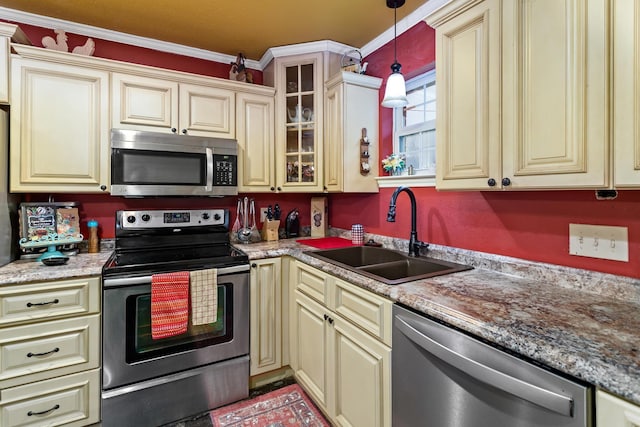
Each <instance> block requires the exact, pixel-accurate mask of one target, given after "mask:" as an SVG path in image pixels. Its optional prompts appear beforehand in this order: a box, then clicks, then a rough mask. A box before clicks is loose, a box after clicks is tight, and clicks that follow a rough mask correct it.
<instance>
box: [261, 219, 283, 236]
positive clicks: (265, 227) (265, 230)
mask: <svg viewBox="0 0 640 427" xmlns="http://www.w3.org/2000/svg"><path fill="white" fill-rule="evenodd" d="M279 228H280V220H279V219H275V220H271V221H268V220H267V221H265V222H263V223H262V230H260V235H261V236H262V240H267V241H273V240H278V229H279Z"/></svg>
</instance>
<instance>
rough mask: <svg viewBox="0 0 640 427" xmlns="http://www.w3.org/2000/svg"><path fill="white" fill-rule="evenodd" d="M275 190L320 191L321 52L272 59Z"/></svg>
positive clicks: (321, 130) (322, 77) (322, 79)
mask: <svg viewBox="0 0 640 427" xmlns="http://www.w3.org/2000/svg"><path fill="white" fill-rule="evenodd" d="M276 79H277V83H276V87H277V88H278V89H279V90H278V92H277V94H276V159H275V165H276V184H277V189H278V191H297V192H301V191H318V192H319V191H322V161H323V155H322V143H323V129H322V117H323V109H322V96H323V82H324V74H323V72H322V55H321V54H311V55H301V56H297V57H288V58H284V59H281V60H276Z"/></svg>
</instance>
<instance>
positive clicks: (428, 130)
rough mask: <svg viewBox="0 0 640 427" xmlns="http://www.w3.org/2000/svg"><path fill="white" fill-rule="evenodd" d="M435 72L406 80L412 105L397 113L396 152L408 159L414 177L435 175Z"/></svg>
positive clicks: (406, 161) (407, 163)
mask: <svg viewBox="0 0 640 427" xmlns="http://www.w3.org/2000/svg"><path fill="white" fill-rule="evenodd" d="M435 73H436V72H435V70H432V71H429V72H427V73H425V74H422V75H420V76H418V77H415V78H413V79H411V80H409V81H407V99H408V100H409V104H408V105H407V106H406V107H404V108H397V109H396V111H395V112H394V127H395V134H394V144H393V147H394V152H397V153H401V154H403V155H404V156H405V163H406V165H407V168H409V166H413V170H414V174H415V175H423V176H424V175H426V176H434V175H435V173H436V137H435V134H436V81H435Z"/></svg>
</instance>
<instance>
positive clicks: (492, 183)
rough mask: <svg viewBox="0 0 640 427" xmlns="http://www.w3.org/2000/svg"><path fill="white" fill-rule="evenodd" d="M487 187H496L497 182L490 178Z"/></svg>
mask: <svg viewBox="0 0 640 427" xmlns="http://www.w3.org/2000/svg"><path fill="white" fill-rule="evenodd" d="M487 185H488V186H489V187H495V186H496V180H495V179H493V178H489V180H488V181H487Z"/></svg>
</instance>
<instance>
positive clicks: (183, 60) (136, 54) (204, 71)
mask: <svg viewBox="0 0 640 427" xmlns="http://www.w3.org/2000/svg"><path fill="white" fill-rule="evenodd" d="M0 21H2V20H1V19H0ZM4 22H11V21H4ZM11 23H13V24H17V25H19V26H20V28H21V29H22V31H24V33H25V34H26V35H27V37H29V40H31V43H32V44H33V45H34V46H42V38H43V37H44V36H50V37H53V38H54V39H55V36H56V35H55V34H54V32H53V30H51V29H48V28H41V27H35V26H33V25H27V24H21V23H19V22H11ZM67 36H68V40H67V45H68V46H69V50H70V51H71V50H72V49H73V48H74V47H76V46H81V45H83V44H84V43H85V42H86V41H87V36H83V35H77V34H73V33H67ZM92 38H93V37H92ZM93 40H94V42H95V51H94V53H93V56H94V57H96V58H105V59H113V60H116V61H125V62H132V63H134V64H140V65H148V66H151V67H160V68H167V69H170V70H176V71H184V72H187V73H193V74H201V75H204V76H210V77H220V78H224V79H228V78H229V69H230V68H231V66H230V65H229V64H222V63H219V62H212V61H207V60H204V59H199V58H193V57H190V56H183V55H175V54H172V53H166V52H160V51H157V50H153V49H148V48H144V47H138V46H133V45H128V44H122V43H116V42H112V41H109V40H102V39H96V38H93ZM251 73H252V74H253V81H254V83H255V84H262V72H261V71H257V70H251Z"/></svg>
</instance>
